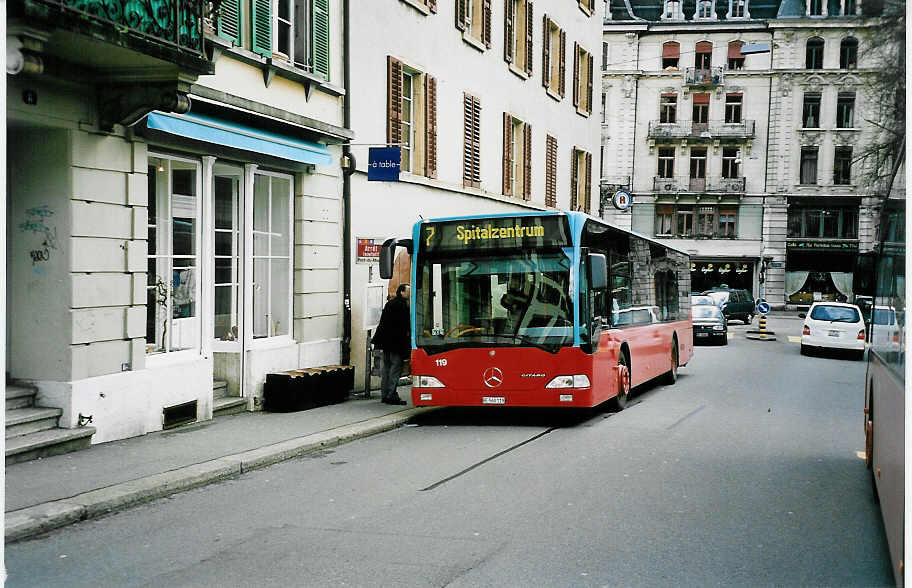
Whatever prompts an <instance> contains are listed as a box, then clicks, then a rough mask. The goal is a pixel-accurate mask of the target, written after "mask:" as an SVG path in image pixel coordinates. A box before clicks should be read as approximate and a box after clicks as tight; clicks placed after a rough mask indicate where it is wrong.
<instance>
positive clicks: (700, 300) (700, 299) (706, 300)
mask: <svg viewBox="0 0 912 588" xmlns="http://www.w3.org/2000/svg"><path fill="white" fill-rule="evenodd" d="M690 303H691V304H692V305H694V306H696V305H698V304H715V302H713V299H712V298H710V297H709V296H694V297H693V298H691V299H690Z"/></svg>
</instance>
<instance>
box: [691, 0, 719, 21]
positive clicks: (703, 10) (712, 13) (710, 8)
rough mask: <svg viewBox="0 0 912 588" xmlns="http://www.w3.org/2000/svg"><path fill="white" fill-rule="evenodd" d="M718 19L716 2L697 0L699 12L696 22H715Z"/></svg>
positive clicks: (696, 13)
mask: <svg viewBox="0 0 912 588" xmlns="http://www.w3.org/2000/svg"><path fill="white" fill-rule="evenodd" d="M715 18H716V0H697V11H696V12H695V13H694V20H713V19H715Z"/></svg>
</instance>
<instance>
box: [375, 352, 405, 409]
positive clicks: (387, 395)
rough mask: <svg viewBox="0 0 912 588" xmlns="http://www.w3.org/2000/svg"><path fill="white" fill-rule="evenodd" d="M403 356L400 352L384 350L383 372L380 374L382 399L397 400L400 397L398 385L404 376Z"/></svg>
mask: <svg viewBox="0 0 912 588" xmlns="http://www.w3.org/2000/svg"><path fill="white" fill-rule="evenodd" d="M402 363H403V358H402V356H401V355H399V354H398V353H393V352H390V351H386V350H384V351H383V373H382V375H381V376H380V399H381V400H395V399H397V398H399V394H398V393H397V392H396V386H397V385H398V384H399V377H400V376H402Z"/></svg>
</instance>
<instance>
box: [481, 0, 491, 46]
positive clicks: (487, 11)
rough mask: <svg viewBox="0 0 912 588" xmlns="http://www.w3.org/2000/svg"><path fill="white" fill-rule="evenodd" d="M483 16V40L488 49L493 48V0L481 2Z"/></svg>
mask: <svg viewBox="0 0 912 588" xmlns="http://www.w3.org/2000/svg"><path fill="white" fill-rule="evenodd" d="M481 18H482V23H481V24H482V27H481V35H482V38H481V40H482V42H484V44H485V47H487V48H488V49H490V48H491V27H492V23H491V0H482V2H481Z"/></svg>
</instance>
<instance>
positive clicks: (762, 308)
mask: <svg viewBox="0 0 912 588" xmlns="http://www.w3.org/2000/svg"><path fill="white" fill-rule="evenodd" d="M769 311H770V305H769V302H767V301H766V300H761V301H760V302H758V303H757V314H766V313H768V312H769Z"/></svg>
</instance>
